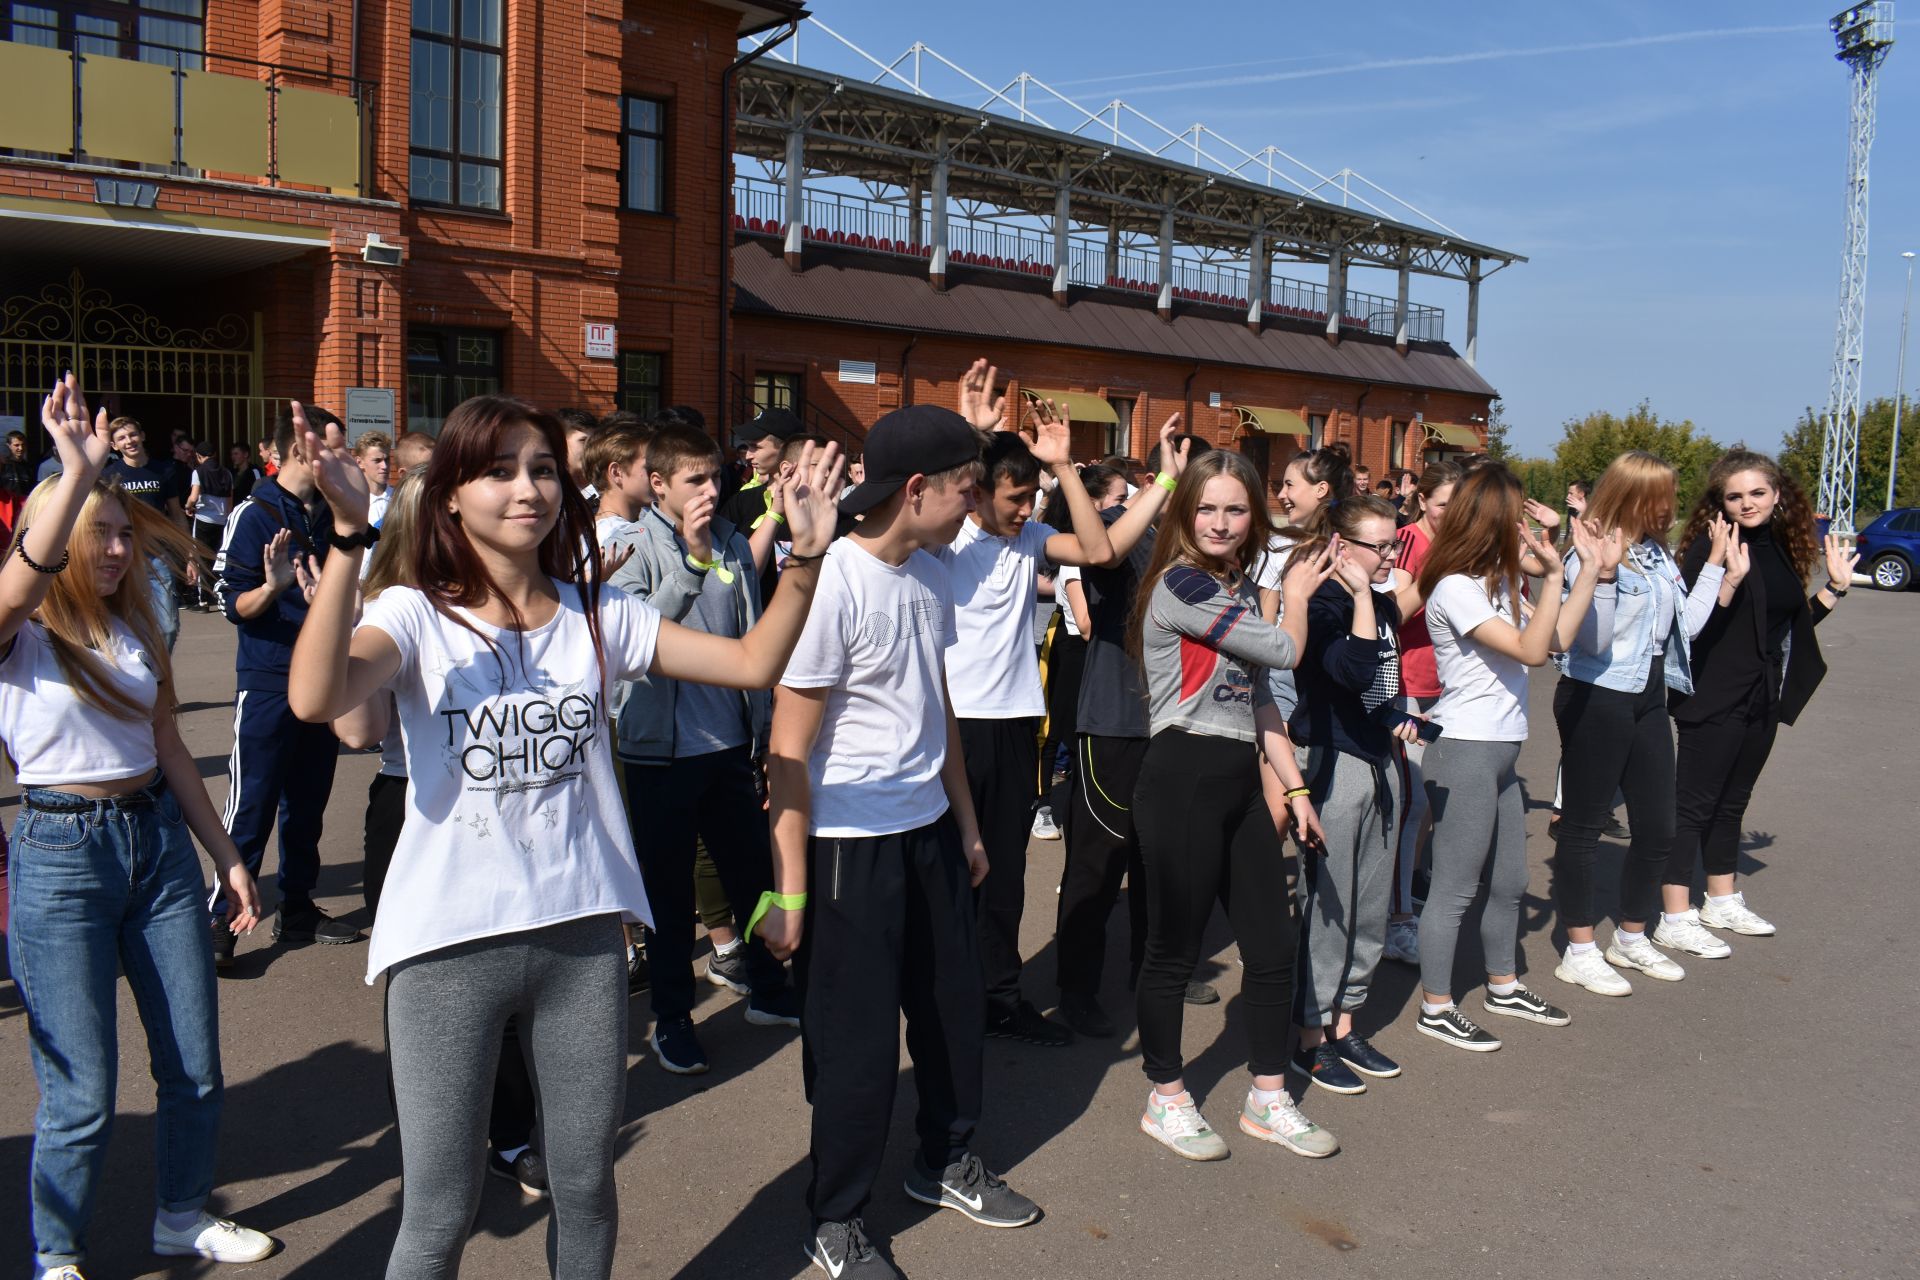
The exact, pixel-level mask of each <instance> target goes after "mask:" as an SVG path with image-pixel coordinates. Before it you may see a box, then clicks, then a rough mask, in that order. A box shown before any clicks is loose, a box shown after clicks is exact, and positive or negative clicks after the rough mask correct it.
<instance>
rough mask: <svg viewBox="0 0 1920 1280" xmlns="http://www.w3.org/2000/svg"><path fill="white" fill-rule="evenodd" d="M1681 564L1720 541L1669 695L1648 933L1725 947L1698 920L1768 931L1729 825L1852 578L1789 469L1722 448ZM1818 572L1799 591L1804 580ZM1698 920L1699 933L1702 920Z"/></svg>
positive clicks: (1693, 948)
mask: <svg viewBox="0 0 1920 1280" xmlns="http://www.w3.org/2000/svg"><path fill="white" fill-rule="evenodd" d="M1680 544H1681V546H1682V548H1684V549H1683V550H1682V552H1681V558H1680V570H1681V573H1682V574H1684V575H1685V576H1686V577H1687V578H1689V579H1695V578H1698V577H1699V576H1700V572H1701V569H1702V566H1704V565H1706V564H1707V563H1709V562H1710V561H1711V560H1712V559H1713V556H1714V550H1715V546H1716V544H1717V545H1720V546H1723V547H1724V548H1725V550H1724V553H1723V559H1724V560H1725V562H1726V565H1727V569H1726V573H1725V576H1724V577H1722V579H1721V581H1720V594H1719V597H1718V601H1719V606H1720V607H1719V608H1718V609H1716V610H1715V611H1714V613H1713V616H1712V617H1711V618H1709V619H1708V620H1707V625H1706V627H1705V629H1704V630H1702V631H1701V632H1700V635H1699V638H1698V639H1696V640H1695V641H1694V643H1693V693H1692V694H1691V695H1689V696H1685V697H1676V698H1674V699H1673V700H1672V710H1673V718H1674V721H1675V723H1676V724H1677V725H1678V726H1679V739H1680V745H1679V758H1678V762H1677V769H1678V775H1677V779H1676V784H1675V790H1676V794H1677V806H1676V813H1677V816H1676V820H1675V824H1674V840H1673V852H1672V854H1671V855H1670V856H1669V857H1668V858H1667V865H1666V873H1665V875H1664V876H1663V881H1664V884H1663V887H1662V890H1661V892H1662V895H1663V897H1664V898H1665V903H1664V908H1665V909H1664V912H1663V914H1662V917H1661V921H1660V924H1659V926H1658V927H1657V928H1655V930H1654V932H1653V940H1654V941H1655V942H1657V943H1659V944H1660V945H1661V946H1664V947H1673V948H1676V949H1678V950H1681V951H1686V952H1690V953H1691V954H1693V955H1698V956H1724V955H1728V954H1730V953H1731V950H1732V949H1731V948H1730V947H1728V946H1727V944H1726V943H1724V942H1721V941H1720V940H1719V939H1718V938H1715V937H1714V936H1713V935H1712V934H1710V933H1708V932H1706V928H1713V929H1726V930H1730V931H1732V932H1734V933H1743V934H1749V935H1753V936H1767V935H1770V934H1772V933H1773V932H1774V927H1773V925H1772V924H1770V923H1769V922H1768V921H1766V920H1764V919H1762V918H1761V917H1760V916H1759V915H1757V914H1755V913H1754V911H1752V910H1751V909H1750V908H1749V907H1748V906H1747V902H1746V896H1745V895H1744V894H1743V893H1741V892H1740V890H1739V889H1738V888H1737V887H1736V885H1735V882H1734V874H1735V872H1736V870H1737V867H1738V864H1739V857H1740V832H1741V829H1742V824H1743V822H1744V820H1745V818H1746V813H1747V802H1748V800H1750V799H1751V798H1752V796H1753V788H1754V784H1755V783H1757V782H1758V781H1759V778H1760V773H1761V771H1762V770H1763V769H1765V768H1766V764H1767V756H1768V755H1769V754H1770V753H1771V752H1772V751H1773V740H1774V737H1775V735H1776V734H1777V733H1778V732H1779V729H1780V726H1781V725H1783V724H1792V723H1793V722H1794V720H1795V719H1796V718H1797V717H1798V716H1799V714H1800V712H1801V711H1802V710H1803V709H1804V708H1805V707H1806V705H1807V701H1808V699H1810V698H1811V697H1812V696H1813V693H1814V690H1815V689H1817V688H1819V687H1820V681H1821V680H1822V678H1824V677H1825V675H1826V673H1827V665H1826V662H1825V661H1824V660H1823V659H1822V658H1821V656H1820V642H1819V640H1818V639H1817V637H1816V636H1815V633H1814V627H1816V626H1818V625H1819V624H1820V623H1821V622H1822V621H1824V620H1825V619H1826V617H1827V615H1828V614H1829V613H1830V612H1832V611H1833V609H1834V608H1835V606H1836V605H1837V604H1838V603H1839V601H1840V600H1841V598H1842V597H1844V596H1845V595H1846V594H1847V587H1848V586H1849V585H1850V584H1851V583H1852V581H1853V567H1854V565H1855V564H1856V563H1857V562H1858V561H1859V559H1860V555H1859V553H1858V552H1857V551H1855V550H1853V549H1852V548H1851V547H1849V546H1847V545H1846V544H1845V543H1843V542H1842V541H1841V540H1840V539H1839V537H1838V536H1836V535H1834V534H1828V535H1827V539H1826V546H1825V547H1824V548H1823V547H1822V546H1821V545H1820V543H1819V542H1818V541H1816V539H1815V529H1814V523H1813V508H1812V507H1811V506H1810V505H1809V504H1808V502H1807V498H1806V494H1805V493H1803V492H1802V491H1801V489H1800V486H1799V485H1798V484H1797V483H1795V481H1794V479H1793V477H1792V476H1791V475H1789V474H1787V473H1786V472H1785V471H1782V470H1781V469H1780V466H1779V464H1777V463H1776V462H1774V460H1773V459H1772V458H1769V457H1768V456H1767V455H1765V454H1763V453H1753V452H1751V451H1749V450H1746V449H1735V450H1733V451H1731V452H1729V453H1726V454H1724V455H1722V456H1721V458H1720V460H1719V461H1718V462H1715V463H1714V464H1713V467H1712V469H1711V470H1709V471H1708V472H1707V485H1706V488H1705V489H1704V490H1703V491H1702V492H1701V494H1700V499H1699V501H1698V502H1696V503H1695V504H1694V508H1693V514H1692V516H1691V517H1689V518H1688V520H1687V528H1686V532H1685V533H1684V534H1682V535H1681V538H1680ZM1816 572H1821V573H1824V574H1825V578H1824V580H1822V581H1821V586H1820V589H1819V590H1818V591H1816V592H1814V594H1813V597H1812V598H1811V599H1809V598H1808V596H1807V580H1808V578H1809V577H1811V576H1812V575H1813V574H1814V573H1816ZM1696 860H1704V861H1705V863H1706V871H1707V893H1706V901H1705V902H1704V903H1703V904H1702V905H1701V907H1700V909H1699V910H1698V911H1694V910H1693V909H1692V895H1693V868H1694V863H1695V861H1696ZM1703 925H1704V926H1706V928H1702V926H1703Z"/></svg>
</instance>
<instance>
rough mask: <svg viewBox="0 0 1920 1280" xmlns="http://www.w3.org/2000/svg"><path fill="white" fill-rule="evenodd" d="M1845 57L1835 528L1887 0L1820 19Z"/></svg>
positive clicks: (1838, 528)
mask: <svg viewBox="0 0 1920 1280" xmlns="http://www.w3.org/2000/svg"><path fill="white" fill-rule="evenodd" d="M1827 25H1828V26H1829V27H1830V28H1832V30H1833V39H1834V43H1835V45H1837V46H1838V49H1837V52H1836V53H1835V54H1834V56H1835V57H1836V58H1838V59H1839V60H1840V61H1841V62H1844V63H1846V64H1847V74H1848V78H1849V80H1850V81H1851V83H1852V88H1853V93H1852V110H1851V112H1850V122H1849V126H1848V129H1847V243H1846V250H1845V253H1844V254H1843V255H1842V258H1841V264H1840V323H1839V326H1838V328H1837V330H1836V332H1835V335H1834V343H1833V385H1832V388H1831V389H1830V390H1829V392H1828V393H1827V431H1826V437H1825V439H1824V440H1823V441H1822V445H1821V450H1820V496H1819V507H1820V510H1822V511H1824V512H1826V513H1827V515H1828V516H1829V517H1831V518H1832V521H1833V523H1832V528H1833V531H1834V532H1835V533H1848V534H1850V533H1852V532H1853V482H1854V473H1855V470H1856V464H1857V463H1858V461H1859V454H1860V357H1861V354H1862V349H1863V348H1864V346H1865V342H1866V324H1867V158H1868V155H1869V153H1870V152H1871V151H1872V150H1873V126H1874V119H1873V116H1874V101H1875V98H1876V97H1877V95H1878V85H1877V84H1876V82H1875V80H1874V73H1875V72H1876V71H1878V70H1879V69H1880V64H1881V63H1882V62H1884V61H1886V57H1887V52H1888V51H1889V50H1890V49H1892V48H1893V3H1892V0H1879V3H1875V4H1857V5H1854V6H1853V7H1852V8H1851V9H1847V10H1844V11H1843V12H1841V13H1838V14H1836V15H1834V18H1833V20H1832V21H1831V22H1829V23H1828V24H1827Z"/></svg>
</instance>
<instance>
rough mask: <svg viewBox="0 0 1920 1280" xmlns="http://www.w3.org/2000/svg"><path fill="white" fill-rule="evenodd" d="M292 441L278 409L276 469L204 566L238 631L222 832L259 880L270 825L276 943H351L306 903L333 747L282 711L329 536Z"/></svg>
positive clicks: (316, 867)
mask: <svg viewBox="0 0 1920 1280" xmlns="http://www.w3.org/2000/svg"><path fill="white" fill-rule="evenodd" d="M307 420H308V421H309V422H311V423H312V424H313V425H315V426H317V427H320V428H321V429H322V430H323V431H325V432H326V434H327V444H328V447H329V448H335V449H344V448H345V447H346V443H347V441H346V431H345V429H344V428H343V427H342V426H341V424H340V419H338V418H336V417H335V416H334V415H332V414H330V413H327V412H326V411H325V410H323V409H317V408H313V407H309V408H308V409H307ZM294 440H295V433H294V425H293V418H292V415H291V414H290V413H286V412H283V413H282V414H281V417H280V421H279V423H278V424H277V426H276V429H275V432H274V448H275V450H276V451H277V453H278V454H279V470H278V471H277V472H276V473H275V474H274V476H273V477H272V478H270V479H265V480H261V481H260V482H259V483H258V484H257V485H255V486H254V488H253V492H252V493H251V494H249V495H248V497H247V500H246V501H245V502H243V503H241V504H240V505H239V506H238V507H237V508H235V509H234V512H233V514H232V516H231V517H229V519H228V520H227V531H226V538H225V540H224V541H223V542H222V543H221V544H220V554H219V556H218V557H217V558H216V559H215V560H214V562H213V572H214V577H215V579H216V580H217V590H218V595H219V600H220V608H221V610H222V612H224V613H225V614H226V615H227V620H228V621H230V622H232V623H233V624H234V625H235V626H236V627H238V628H240V642H239V646H238V648H237V649H236V650H235V653H234V667H235V672H236V677H237V678H236V681H235V685H236V688H237V689H238V692H237V693H236V694H235V696H234V702H233V754H232V755H231V756H230V757H228V760H227V773H228V776H229V779H230V781H229V790H228V792H227V807H226V812H225V813H224V814H223V815H222V825H224V826H225V827H226V829H227V834H228V835H230V836H232V837H233V843H234V844H235V845H236V846H237V847H238V848H239V850H240V856H241V858H242V859H243V860H244V861H245V862H246V864H247V869H248V870H249V871H251V872H252V873H253V874H254V875H256V876H258V875H259V874H260V864H261V862H262V861H263V859H264V858H265V856H266V849H267V836H268V835H269V834H271V833H272V831H273V828H274V821H275V818H276V816H277V817H278V819H279V826H280V910H279V914H278V915H277V916H275V918H274V922H273V936H274V938H275V939H276V940H278V941H281V942H325V943H341V942H355V941H358V940H359V937H360V932H359V930H357V929H354V928H353V927H351V926H349V925H345V924H342V923H341V922H339V921H337V920H334V919H332V918H330V917H329V916H328V915H327V914H326V913H325V912H323V911H321V910H320V908H319V907H317V906H315V905H314V902H313V890H314V885H315V884H316V883H317V882H318V880H319V877H320V825H321V819H322V818H323V817H324V816H325V815H326V809H327V796H328V794H329V793H331V792H332V790H333V770H334V764H335V762H336V761H337V760H338V758H339V754H340V746H339V741H338V739H336V738H335V737H334V736H333V729H332V728H331V726H329V725H326V724H307V723H305V722H303V721H302V720H300V719H299V718H298V717H297V716H295V715H294V714H293V712H292V711H291V710H289V709H288V707H287V664H288V663H289V662H290V661H291V660H292V658H293V642H294V641H295V640H296V639H297V638H298V637H299V635H300V626H301V624H302V623H303V622H305V621H306V617H307V602H308V601H309V600H310V599H311V598H312V596H313V591H314V588H315V586H316V585H317V584H318V583H319V581H320V566H321V564H322V563H323V562H325V560H326V558H327V552H328V550H329V549H330V545H331V539H332V537H333V519H332V517H331V516H330V515H329V514H328V511H327V504H326V503H325V502H324V501H323V500H322V499H321V497H320V493H319V490H318V488H317V486H316V485H315V484H314V479H313V470H312V468H311V467H309V466H308V465H307V464H306V462H305V461H304V460H303V459H302V458H301V457H300V455H299V453H298V452H296V450H295V449H294V447H293V446H294ZM211 907H212V911H213V940H214V942H213V948H214V950H213V954H214V963H215V965H216V966H218V967H225V966H227V965H229V964H231V963H232V962H233V951H234V937H233V932H232V931H231V930H230V929H228V928H226V927H225V925H226V921H225V915H224V912H225V904H224V903H223V902H216V903H213V904H211Z"/></svg>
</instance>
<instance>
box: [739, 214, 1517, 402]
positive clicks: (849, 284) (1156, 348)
mask: <svg viewBox="0 0 1920 1280" xmlns="http://www.w3.org/2000/svg"><path fill="white" fill-rule="evenodd" d="M806 261H807V268H806V270H804V271H798V272H795V271H789V270H788V269H787V266H786V263H785V262H784V261H783V260H782V258H781V256H780V252H779V249H778V247H777V246H775V245H773V244H771V243H768V242H766V241H762V240H757V239H748V240H743V241H741V242H740V243H739V244H736V245H735V246H734V250H733V279H734V287H735V293H734V303H733V305H734V310H735V311H739V312H746V313H759V314H772V315H782V316H803V317H811V318H813V319H816V320H832V321H838V322H840V323H844V324H857V325H866V326H870V327H877V328H883V329H899V330H905V331H909V332H916V333H956V334H967V335H969V336H972V337H977V338H984V339H988V340H990V341H995V342H1038V343H1045V344H1047V345H1049V346H1065V347H1084V348H1087V349H1090V350H1094V351H1126V352H1133V353H1137V354H1140V355H1150V356H1161V357H1164V358H1166V359H1169V360H1186V361H1197V362H1199V363H1202V364H1211V365H1234V366H1239V367H1241V368H1248V369H1274V370H1282V371H1285V372H1288V373H1303V374H1313V375H1316V376H1319V377H1325V378H1339V379H1342V380H1344V381H1349V382H1375V383H1381V384H1383V385H1393V386H1407V387H1419V388H1422V389H1424V390H1434V391H1458V392H1462V393H1465V394H1467V395H1480V396H1494V395H1498V394H1499V393H1498V392H1497V391H1495V390H1494V389H1493V386H1492V384H1490V383H1489V382H1488V381H1487V380H1486V379H1485V378H1482V377H1481V376H1480V375H1479V374H1478V373H1477V372H1475V371H1474V369H1473V366H1471V365H1469V364H1468V363H1467V362H1466V361H1465V360H1462V359H1461V358H1460V357H1459V356H1458V355H1456V354H1455V353H1454V350H1453V348H1452V347H1450V346H1447V345H1446V344H1445V343H1425V342H1421V343H1414V344H1413V346H1412V347H1411V348H1409V350H1408V352H1407V354H1406V355H1405V356H1402V355H1400V354H1399V353H1398V352H1396V351H1395V350H1394V349H1393V341H1392V340H1391V339H1390V338H1386V337H1374V336H1365V337H1360V336H1355V335H1352V334H1348V335H1345V336H1343V337H1342V338H1341V340H1340V345H1339V346H1337V347H1336V346H1333V345H1331V344H1329V343H1328V342H1327V340H1326V338H1325V337H1324V336H1322V334H1321V332H1320V330H1319V328H1318V327H1317V326H1314V325H1309V324H1305V323H1301V322H1298V321H1291V320H1272V321H1269V322H1268V324H1267V327H1266V328H1265V329H1264V330H1263V331H1262V332H1260V333H1259V334H1255V333H1254V332H1252V331H1251V330H1250V329H1248V328H1247V326H1246V322H1245V321H1244V320H1242V319H1240V318H1238V317H1236V316H1235V314H1234V313H1233V312H1230V311H1227V310H1225V309H1223V308H1217V307H1200V306H1196V305H1194V304H1191V303H1184V304H1182V303H1176V304H1175V310H1174V318H1173V322H1172V323H1171V324H1169V323H1167V322H1165V321H1163V320H1161V319H1160V317H1159V315H1158V314H1157V313H1156V312H1155V310H1154V306H1153V300H1152V299H1150V298H1146V297H1139V298H1134V297H1128V296H1124V295H1119V294H1117V293H1116V292H1115V291H1113V290H1076V291H1075V292H1074V295H1073V305H1071V306H1069V307H1065V308H1061V307H1059V306H1056V305H1055V304H1054V301H1053V296H1052V293H1051V292H1050V290H1051V287H1052V285H1051V282H1050V281H1048V280H1042V279H1027V278H1023V277H1019V276H1012V275H1007V274H1005V273H1002V272H994V271H982V270H979V269H969V268H966V267H959V268H955V269H954V270H952V271H950V272H949V274H948V276H947V282H948V283H947V289H946V291H945V292H944V293H937V292H935V291H934V290H933V289H932V288H930V287H929V286H928V284H927V278H926V266H925V264H924V263H922V262H919V261H917V260H915V259H911V258H900V259H892V258H888V257H886V256H884V255H877V254H869V253H859V252H850V251H846V250H841V251H839V252H838V253H834V252H832V251H830V250H825V249H821V248H819V247H818V246H815V245H811V244H810V245H808V246H807V259H806ZM1209 312H1211V313H1212V314H1208V313H1209Z"/></svg>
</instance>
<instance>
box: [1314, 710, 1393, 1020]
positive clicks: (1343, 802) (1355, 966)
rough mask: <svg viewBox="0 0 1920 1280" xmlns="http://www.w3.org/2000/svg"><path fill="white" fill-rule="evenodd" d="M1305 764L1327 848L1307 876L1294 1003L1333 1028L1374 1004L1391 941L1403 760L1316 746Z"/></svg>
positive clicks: (1315, 861) (1316, 859) (1315, 859)
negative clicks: (1343, 1016)
mask: <svg viewBox="0 0 1920 1280" xmlns="http://www.w3.org/2000/svg"><path fill="white" fill-rule="evenodd" d="M1304 755H1305V760H1304V761H1303V763H1302V765H1301V772H1302V774H1303V776H1304V778H1305V780H1306V784H1307V786H1309V787H1311V788H1312V789H1313V804H1314V808H1315V810H1316V811H1317V812H1318V813H1319V815H1320V826H1321V829H1322V830H1324V831H1325V832H1326V834H1327V846H1326V853H1325V855H1324V856H1322V857H1318V858H1312V857H1310V858H1308V859H1307V860H1306V865H1305V867H1304V868H1303V874H1302V875H1301V876H1300V881H1299V893H1300V973H1299V976H1298V977H1297V978H1296V979H1295V981H1294V1006H1295V1010H1296V1012H1297V1014H1298V1017H1299V1022H1300V1025H1301V1026H1303V1027H1327V1026H1332V1025H1333V1023H1334V1022H1335V1021H1336V1020H1337V1019H1338V1017H1339V1015H1340V1013H1341V1012H1342V1011H1344V1012H1347V1013H1351V1012H1353V1011H1354V1010H1356V1009H1358V1008H1360V1006H1362V1005H1364V1004H1365V1003H1366V1002H1367V987H1368V985H1369V984H1370V983H1371V982H1372V981H1373V971H1374V970H1375V969H1377V968H1379V967H1380V954H1381V952H1382V951H1384V950H1385V949H1386V945H1387V912H1388V910H1389V907H1390V904H1391V900H1392V897H1393V875H1394V854H1395V852H1396V850H1397V846H1398V844H1399V836H1400V832H1399V826H1398V823H1399V810H1400V766H1399V762H1398V761H1396V760H1394V759H1392V758H1391V757H1389V758H1388V759H1386V760H1383V761H1381V762H1380V763H1379V764H1377V765H1376V764H1373V763H1371V762H1369V761H1366V760H1363V759H1361V758H1360V757H1359V756H1351V755H1347V754H1346V753H1345V752H1341V751H1335V750H1333V749H1332V748H1331V747H1309V748H1308V749H1307V750H1306V751H1305V753H1304Z"/></svg>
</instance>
